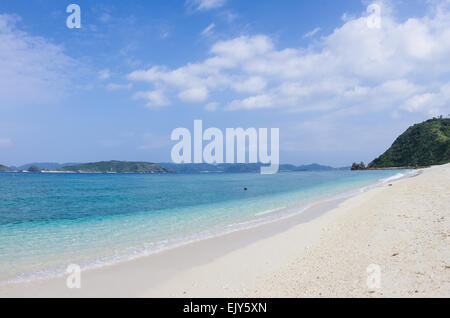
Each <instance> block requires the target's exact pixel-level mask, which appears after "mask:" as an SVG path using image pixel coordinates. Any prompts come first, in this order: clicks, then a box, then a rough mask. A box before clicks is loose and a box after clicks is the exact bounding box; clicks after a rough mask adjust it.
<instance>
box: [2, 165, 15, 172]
mask: <svg viewBox="0 0 450 318" xmlns="http://www.w3.org/2000/svg"><path fill="white" fill-rule="evenodd" d="M11 171H13V170H12V169H11V168H9V167H7V166H4V165H0V172H11Z"/></svg>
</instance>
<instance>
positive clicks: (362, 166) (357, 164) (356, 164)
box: [352, 161, 366, 171]
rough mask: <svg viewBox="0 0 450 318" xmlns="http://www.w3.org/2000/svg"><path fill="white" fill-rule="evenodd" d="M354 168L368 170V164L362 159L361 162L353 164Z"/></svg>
mask: <svg viewBox="0 0 450 318" xmlns="http://www.w3.org/2000/svg"><path fill="white" fill-rule="evenodd" d="M352 170H353V171H355V170H366V165H365V164H364V162H362V161H361V163H357V162H354V163H353V165H352Z"/></svg>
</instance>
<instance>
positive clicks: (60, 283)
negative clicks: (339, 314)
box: [0, 165, 448, 297]
mask: <svg viewBox="0 0 450 318" xmlns="http://www.w3.org/2000/svg"><path fill="white" fill-rule="evenodd" d="M447 166H448V165H447ZM432 169H434V168H431V170H432ZM428 171H429V170H428V169H427V170H425V172H426V173H425V175H427V174H428V173H427V172H428ZM422 175H423V174H421V175H420V176H422ZM420 176H418V177H420ZM410 179H412V178H404V179H400V180H394V181H389V182H390V183H393V184H394V186H395V185H396V184H398V183H402V182H404V181H408V180H410ZM413 179H419V178H413ZM388 188H389V185H387V184H384V185H382V186H379V187H375V188H372V189H370V190H369V191H367V192H364V193H361V194H358V195H356V196H352V197H351V198H341V199H337V200H333V201H332V202H321V203H319V204H317V205H314V206H313V207H311V208H310V209H307V210H306V211H305V212H303V213H300V214H298V215H295V216H290V217H287V218H284V219H281V220H278V221H274V222H271V223H268V224H263V225H259V226H257V227H254V228H250V229H245V230H239V231H236V232H232V233H228V234H224V235H221V236H217V237H213V238H209V239H205V240H201V241H197V242H193V243H189V244H187V245H183V246H181V247H177V248H174V249H170V250H166V251H162V252H160V253H157V254H153V255H150V256H147V257H143V258H139V259H135V260H132V261H127V262H123V263H119V264H115V265H110V266H107V267H103V268H100V269H92V270H87V271H86V272H82V288H81V289H80V290H73V289H72V290H71V289H68V288H67V287H66V286H65V277H63V278H61V277H60V278H55V279H48V280H45V281H34V282H31V283H16V284H14V285H8V286H2V287H0V296H1V297H14V296H16V297H37V296H39V297H52V296H57V297H96V296H102V297H134V296H140V297H205V296H207V297H211V296H213V297H230V296H232V297H238V296H246V295H247V294H248V293H250V295H251V296H255V295H256V296H257V297H259V296H264V294H262V295H260V294H258V293H256V294H254V293H252V292H249V290H252V288H255V286H257V285H258V284H257V282H259V281H261V278H262V277H269V276H270V274H271V273H273V272H279V270H280V268H283V267H284V266H286V264H291V263H292V262H294V261H295V259H296V257H297V256H298V255H303V254H305V251H308V249H309V248H310V247H311V246H314V245H316V244H319V243H320V242H321V239H322V234H323V232H324V231H325V232H326V229H327V227H328V225H330V224H333V222H334V221H336V220H335V216H336V215H338V214H339V213H332V212H335V211H336V210H339V209H340V207H341V205H347V204H348V202H350V201H355V200H356V201H361V200H363V201H364V199H365V198H362V197H369V198H370V197H371V196H373V195H374V194H378V193H380V192H383V191H386V189H388ZM366 199H367V198H366ZM327 212H328V213H327ZM324 229H325V230H324ZM293 239H295V241H296V244H295V245H292V240H293ZM280 247H283V248H281V249H280ZM249 255H250V257H249ZM239 261H241V262H243V261H246V263H245V266H239V265H237V264H239ZM241 265H242V264H241ZM224 271H225V273H224ZM218 275H219V276H218ZM220 276H222V277H220ZM116 286H120V289H118V288H114V287H116Z"/></svg>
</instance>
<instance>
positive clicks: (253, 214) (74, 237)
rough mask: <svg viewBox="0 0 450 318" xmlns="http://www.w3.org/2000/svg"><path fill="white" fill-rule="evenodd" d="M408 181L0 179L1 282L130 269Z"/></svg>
mask: <svg viewBox="0 0 450 318" xmlns="http://www.w3.org/2000/svg"><path fill="white" fill-rule="evenodd" d="M409 173H410V172H408V171H361V172H351V171H327V172H286V173H278V174H276V175H260V174H256V173H248V174H247V173H242V174H195V175H189V174H186V175H180V174H161V175H139V174H14V173H4V174H0V282H3V283H4V282H17V281H28V280H33V279H36V278H42V277H48V276H54V275H62V274H64V273H65V269H66V268H67V265H68V264H78V265H80V266H81V267H82V268H94V267H99V266H104V265H108V264H113V263H115V262H119V261H126V260H131V259H134V258H137V257H141V256H146V255H149V254H152V253H155V252H158V251H160V250H162V249H167V248H170V247H174V246H178V245H181V244H185V243H187V242H191V241H194V240H199V239H204V238H207V237H211V236H215V235H220V234H224V233H227V232H230V231H236V230H239V229H243V228H248V227H251V226H256V225H258V224H262V223H266V222H270V221H273V220H276V219H279V218H283V217H287V216H289V215H291V214H295V213H299V212H301V210H302V209H304V208H306V207H308V205H310V204H311V203H312V202H315V201H318V200H321V199H325V198H330V197H336V196H343V195H349V194H352V193H357V192H360V191H362V190H363V189H365V188H366V187H368V186H372V185H375V184H379V183H380V182H383V181H384V182H387V181H389V180H391V179H392V178H398V177H402V176H404V175H407V174H409ZM244 187H247V188H248V191H244Z"/></svg>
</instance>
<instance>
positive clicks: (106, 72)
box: [98, 69, 111, 80]
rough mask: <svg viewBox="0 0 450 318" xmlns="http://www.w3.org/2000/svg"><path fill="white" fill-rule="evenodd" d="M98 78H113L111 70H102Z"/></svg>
mask: <svg viewBox="0 0 450 318" xmlns="http://www.w3.org/2000/svg"><path fill="white" fill-rule="evenodd" d="M98 78H99V79H101V80H107V79H109V78H111V71H110V70H108V69H106V70H101V71H100V72H98Z"/></svg>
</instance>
